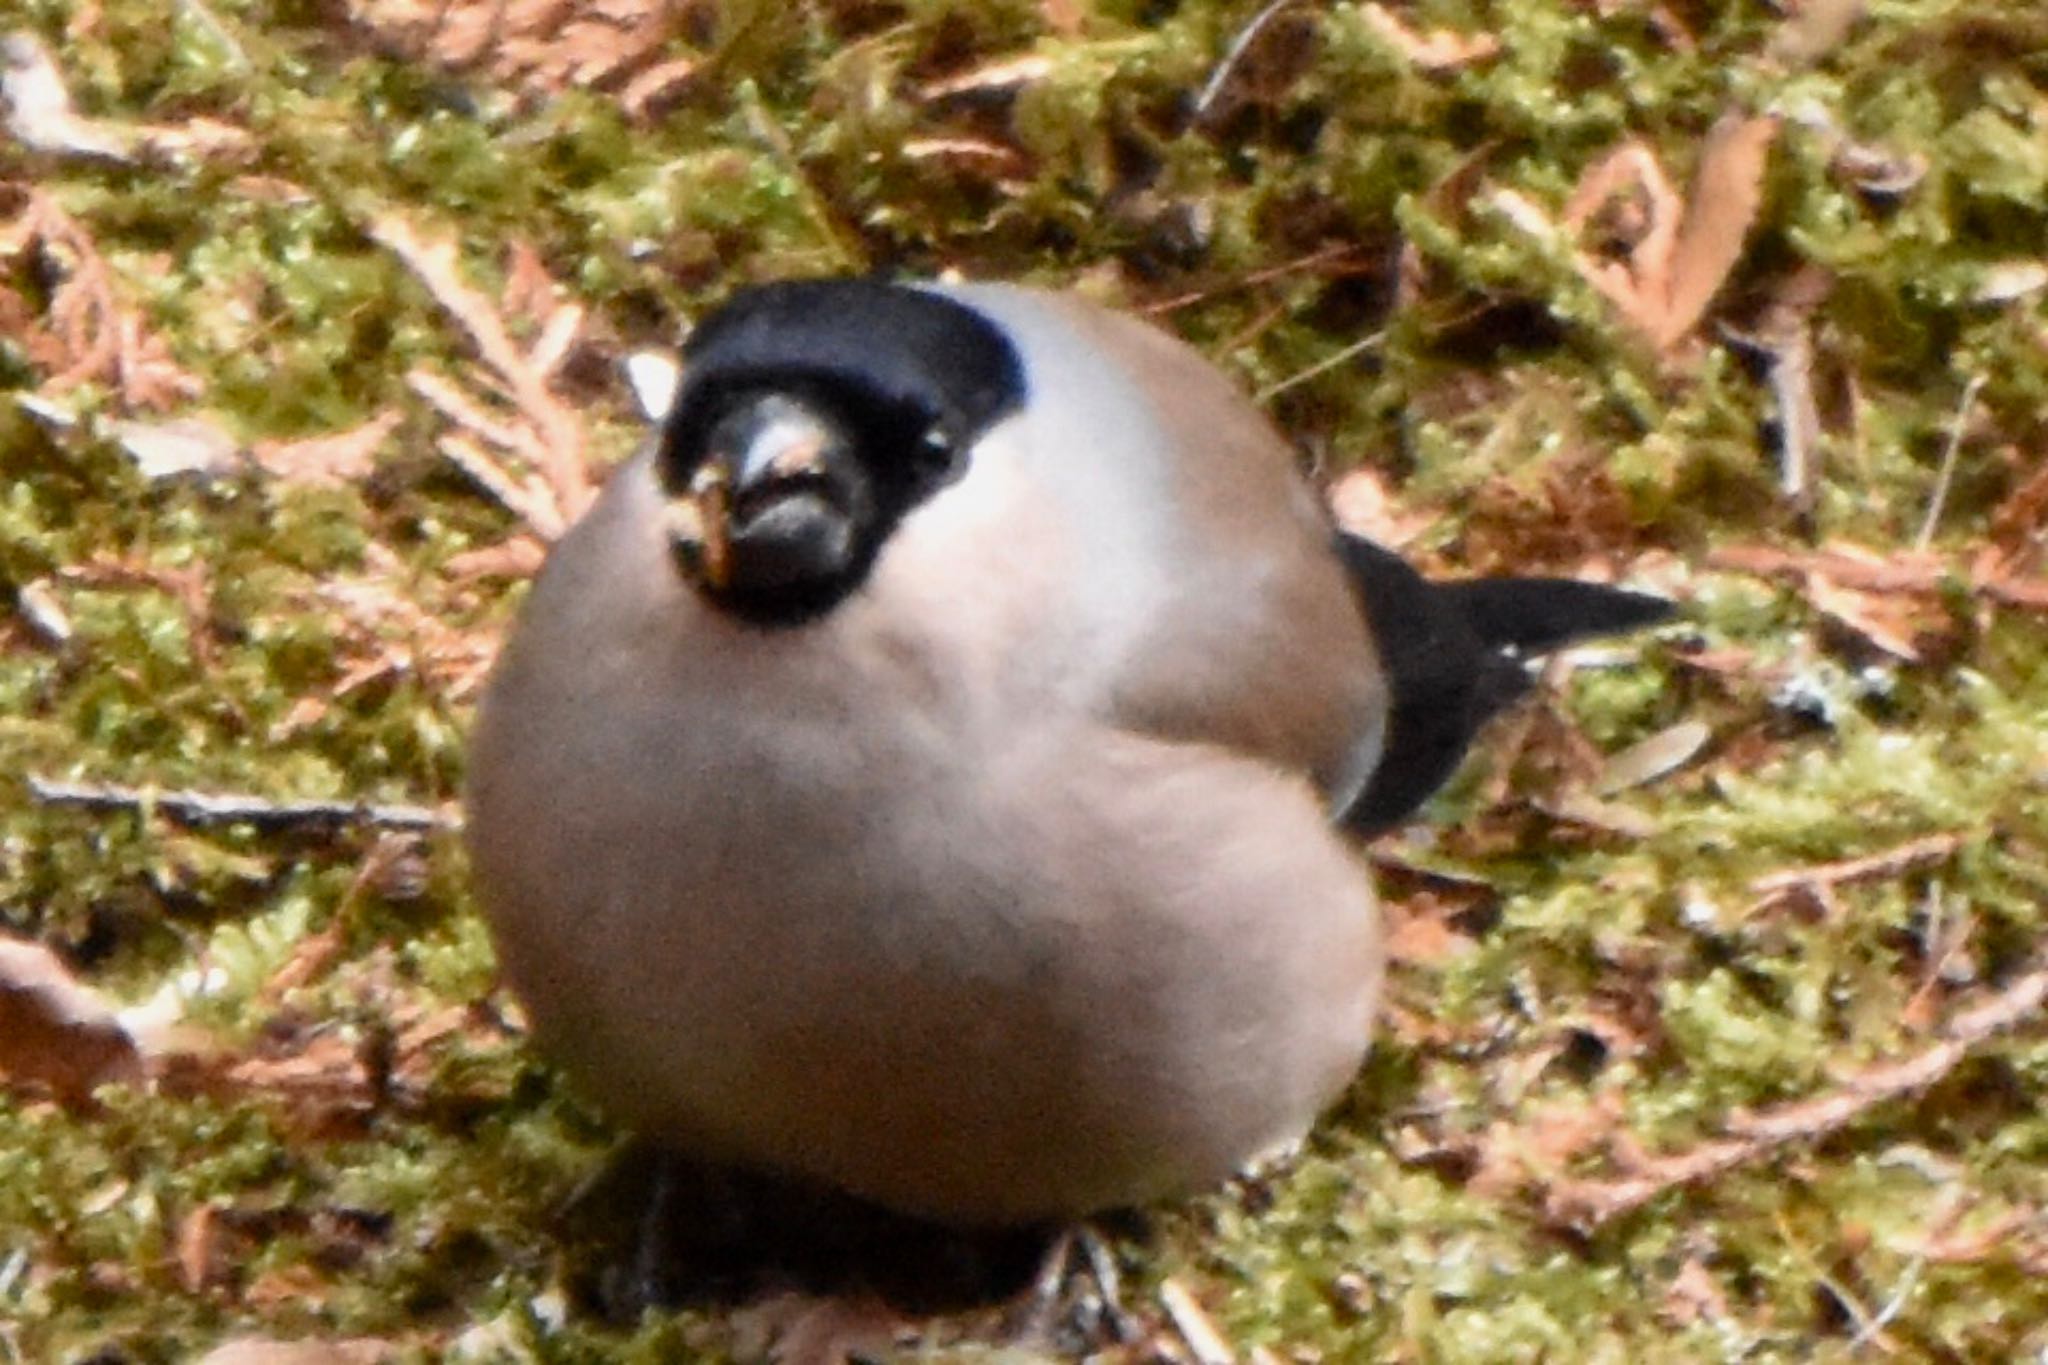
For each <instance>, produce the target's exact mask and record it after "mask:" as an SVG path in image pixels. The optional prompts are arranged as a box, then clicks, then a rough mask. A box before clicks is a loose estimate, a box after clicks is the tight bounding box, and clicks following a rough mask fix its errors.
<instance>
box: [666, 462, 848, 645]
mask: <svg viewBox="0 0 2048 1365" xmlns="http://www.w3.org/2000/svg"><path fill="white" fill-rule="evenodd" d="M750 502H752V505H749V506H744V507H742V508H741V509H740V511H741V515H740V516H739V517H738V518H736V519H735V521H734V524H733V526H732V529H731V532H730V540H729V542H728V545H727V564H726V575H725V581H724V583H723V584H721V585H719V586H716V587H714V586H712V585H710V584H709V583H706V582H703V581H702V580H701V579H700V581H699V588H700V590H701V591H702V592H703V593H704V595H705V596H706V597H708V598H710V599H711V601H712V602H713V603H715V604H716V605H717V606H718V607H719V608H720V609H721V610H723V611H726V612H728V613H730V614H731V615H733V616H737V617H739V618H740V619H741V620H744V621H747V622H750V623H752V624H754V625H760V626H794V625H802V624H803V623H804V622H806V621H810V620H813V619H815V618H816V617H819V616H822V615H824V614H825V613H826V612H828V611H830V610H832V608H834V607H836V606H837V605H839V603H840V602H842V601H844V600H845V599H846V597H847V595H848V594H850V593H851V592H853V590H854V589H855V588H857V587H859V586H860V583H861V581H862V580H863V579H864V578H866V576H867V571H868V568H869V566H870V564H871V562H872V561H873V558H874V551H875V546H874V544H873V535H872V528H870V527H868V526H865V525H864V524H863V522H862V519H861V518H860V517H859V516H857V515H856V514H854V513H853V512H850V511H849V510H848V509H846V508H844V507H842V506H841V505H839V504H838V503H837V502H835V501H834V500H833V499H831V498H830V497H828V496H826V495H825V494H824V493H823V492H822V491H821V490H818V489H815V488H799V489H791V490H789V491H787V492H785V493H783V494H781V495H779V496H776V497H772V498H767V499H762V500H759V501H758V502H753V501H752V500H750Z"/></svg>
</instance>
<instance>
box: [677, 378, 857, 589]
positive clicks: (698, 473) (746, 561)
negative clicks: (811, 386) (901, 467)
mask: <svg viewBox="0 0 2048 1365" xmlns="http://www.w3.org/2000/svg"><path fill="white" fill-rule="evenodd" d="M870 501H871V500H870V495H869V492H868V487H867V478H866V475H865V472H864V471H863V470H862V468H861V465H860V462H859V460H858V459H857V458H856V457H855V455H854V453H853V449H852V445H851V442H850V441H849V440H848V439H847V437H846V435H845V433H844V431H843V430H842V428H841V427H840V425H839V424H838V423H837V422H836V421H834V420H833V419H832V417H831V416H830V415H829V414H827V413H825V412H822V411H820V410H819V409H818V408H816V407H814V406H812V405H810V404H808V403H805V402H803V401H802V400H800V399H797V398H794V397H791V396H789V395H787V394H781V393H775V392H767V393H761V394H757V395H754V396H751V397H749V398H747V399H745V400H743V401H742V402H740V403H738V404H735V405H734V406H733V407H732V408H730V409H729V410H728V411H726V412H725V413H724V414H723V415H721V416H720V417H719V418H718V419H717V421H716V422H714V423H713V424H712V426H711V429H710V432H709V434H708V436H707V438H706V440H705V445H704V454H703V458H702V460H701V461H700V463H699V464H698V465H697V467H696V469H695V471H694V472H693V473H692V474H691V475H690V478H689V482H688V485H687V486H686V487H685V488H684V489H683V490H682V491H681V492H679V493H672V494H671V495H670V497H669V507H668V530H669V539H670V544H671V547H672V549H673V552H674V554H675V556H676V560H677V563H678V564H679V565H680V566H681V567H682V569H683V571H684V573H685V574H687V575H688V576H689V577H691V578H693V579H695V580H697V581H698V582H700V583H701V584H703V586H704V587H706V588H707V589H709V590H710V591H712V592H714V593H724V592H731V591H742V592H750V593H755V592H770V593H772V592H777V591H783V590H788V589H795V588H801V587H803V586H805V585H809V584H817V583H823V582H828V581H830V580H831V579H833V578H834V577H836V576H837V575H839V574H842V573H844V572H846V571H847V569H848V568H849V566H851V565H852V564H853V562H854V560H855V558H856V557H857V556H858V554H859V547H858V543H857V542H858V539H859V536H860V533H861V527H862V526H863V525H864V524H865V522H866V519H867V518H868V517H869V515H870Z"/></svg>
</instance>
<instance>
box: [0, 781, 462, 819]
mask: <svg viewBox="0 0 2048 1365" xmlns="http://www.w3.org/2000/svg"><path fill="white" fill-rule="evenodd" d="M27 780H28V790H29V794H30V795H31V796H33V797H34V798H35V799H36V800H37V801H38V802H40V803H41V804H43V805H46V806H71V807H74V808H76V809H79V810H89V811H99V812H116V811H123V812H125V811H136V812H146V811H158V812H161V813H162V814H164V815H167V816H169V817H170V818H172V819H173V820H177V821H179V822H180V823H182V824H187V825H251V826H254V827H255V828H257V829H260V830H290V829H298V828H303V827H305V826H309V825H310V826H314V827H316V828H325V829H340V828H344V827H347V826H351V825H369V826H372V827H374V828H377V829H414V830H431V829H453V828H455V827H456V826H457V825H458V824H459V823H460V821H459V819H458V818H457V817H455V816H454V815H451V814H449V813H447V812H444V811H438V810H435V809H433V808H432V807H431V806H410V805H396V804H378V803H373V802H368V801H273V800H270V799H269V798H267V797H261V796H250V795H247V794H244V793H240V792H201V791H190V790H176V791H159V790H157V789H155V788H150V787H124V786H117V785H114V784H112V783H96V782H64V781H60V780H58V779H55V778H48V777H41V776H38V775H37V774H34V773H31V774H29V776H28V779H27Z"/></svg>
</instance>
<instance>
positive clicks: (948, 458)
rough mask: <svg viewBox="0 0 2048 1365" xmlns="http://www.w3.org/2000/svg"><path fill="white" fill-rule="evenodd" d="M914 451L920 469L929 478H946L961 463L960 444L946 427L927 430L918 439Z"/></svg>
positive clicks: (928, 428)
mask: <svg viewBox="0 0 2048 1365" xmlns="http://www.w3.org/2000/svg"><path fill="white" fill-rule="evenodd" d="M912 449H913V454H914V458H915V459H916V461H917V465H918V468H919V469H920V470H921V471H923V472H924V474H925V475H926V476H927V477H928V478H933V479H943V478H946V477H948V476H950V475H951V474H952V473H953V472H954V468H955V466H956V465H957V464H958V463H959V459H960V447H959V443H958V442H956V441H955V440H954V439H953V435H952V433H951V432H949V431H947V430H946V429H945V428H944V427H937V426H934V427H927V428H925V432H924V435H923V436H921V437H919V438H918V440H917V442H916V444H915V445H914V446H913V448H912Z"/></svg>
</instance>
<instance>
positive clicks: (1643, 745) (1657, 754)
mask: <svg viewBox="0 0 2048 1365" xmlns="http://www.w3.org/2000/svg"><path fill="white" fill-rule="evenodd" d="M1713 737H1714V732H1713V731H1712V730H1711V729H1710V728H1708V726H1707V725H1706V724H1705V723H1703V722H1701V721H1696V720H1687V721H1680V722H1679V723H1678V724H1676V725H1673V726H1669V727H1667V728H1666V729H1663V730H1659V731H1658V732H1657V733H1656V734H1654V735H1651V736H1650V737H1649V738H1648V739H1645V740H1643V741H1641V742H1640V743H1637V744H1632V745H1630V746H1629V747H1628V748H1626V749H1623V750H1622V751H1621V752H1620V753H1618V754H1616V755H1614V757H1612V758H1610V759H1608V760H1607V767H1606V770H1605V771H1604V772H1602V773H1601V774H1600V780H1599V781H1598V782H1596V783H1594V785H1593V790H1594V791H1595V792H1596V793H1597V794H1598V795H1601V796H1612V795H1613V794H1614V793H1616V792H1620V791H1627V790H1628V789H1629V788H1631V787H1640V786H1643V785H1645V784H1646V783H1650V782H1654V781H1656V780H1657V779H1658V778H1660V777H1663V776H1665V775H1666V774H1668V773H1673V772H1676V771H1677V770H1678V769H1680V768H1682V767H1684V766H1685V765H1686V764H1688V763H1690V762H1692V760H1693V759H1694V758H1696V757H1698V755H1699V752H1700V750H1702V749H1704V748H1706V747H1707V741H1709V740H1711V739H1712V738H1713Z"/></svg>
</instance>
